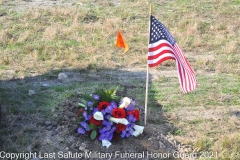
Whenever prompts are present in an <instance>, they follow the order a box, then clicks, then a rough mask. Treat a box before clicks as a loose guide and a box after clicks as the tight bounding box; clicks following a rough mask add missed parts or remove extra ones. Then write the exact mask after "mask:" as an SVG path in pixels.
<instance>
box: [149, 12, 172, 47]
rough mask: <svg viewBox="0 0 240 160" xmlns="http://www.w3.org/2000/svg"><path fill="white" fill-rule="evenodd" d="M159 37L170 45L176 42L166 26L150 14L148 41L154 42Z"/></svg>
mask: <svg viewBox="0 0 240 160" xmlns="http://www.w3.org/2000/svg"><path fill="white" fill-rule="evenodd" d="M161 39H165V40H167V41H168V42H169V43H170V44H171V45H172V46H173V45H174V44H175V43H176V40H175V39H174V38H173V36H172V35H171V34H170V33H169V31H168V30H167V28H166V27H165V26H164V25H163V24H162V23H161V22H159V21H158V20H157V19H156V18H155V17H153V16H151V24H150V38H149V43H150V44H151V43H155V42H157V41H159V40H161Z"/></svg>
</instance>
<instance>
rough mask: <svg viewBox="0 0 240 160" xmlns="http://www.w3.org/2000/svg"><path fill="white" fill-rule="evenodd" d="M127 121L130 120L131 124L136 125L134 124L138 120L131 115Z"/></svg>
mask: <svg viewBox="0 0 240 160" xmlns="http://www.w3.org/2000/svg"><path fill="white" fill-rule="evenodd" d="M127 120H128V122H129V123H134V122H136V118H135V117H134V116H133V115H132V114H129V115H128V116H127Z"/></svg>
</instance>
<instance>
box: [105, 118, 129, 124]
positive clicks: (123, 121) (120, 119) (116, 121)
mask: <svg viewBox="0 0 240 160" xmlns="http://www.w3.org/2000/svg"><path fill="white" fill-rule="evenodd" d="M109 120H110V121H112V122H114V123H121V124H125V125H127V124H128V120H127V119H126V118H114V117H110V119H109Z"/></svg>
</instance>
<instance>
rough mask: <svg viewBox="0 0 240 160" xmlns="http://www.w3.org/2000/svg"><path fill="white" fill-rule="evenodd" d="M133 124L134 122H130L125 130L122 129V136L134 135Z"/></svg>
mask: <svg viewBox="0 0 240 160" xmlns="http://www.w3.org/2000/svg"><path fill="white" fill-rule="evenodd" d="M132 126H133V125H132V124H128V125H127V128H126V129H125V130H123V131H122V133H121V134H120V136H121V137H122V138H125V137H126V138H128V137H130V136H131V135H132V133H133V132H134V129H133V127H132Z"/></svg>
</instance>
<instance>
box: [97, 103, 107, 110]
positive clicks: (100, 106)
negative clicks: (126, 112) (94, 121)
mask: <svg viewBox="0 0 240 160" xmlns="http://www.w3.org/2000/svg"><path fill="white" fill-rule="evenodd" d="M109 105H110V103H109V102H100V103H99V104H98V106H97V108H98V110H99V111H101V110H103V109H106V108H107V106H109Z"/></svg>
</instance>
